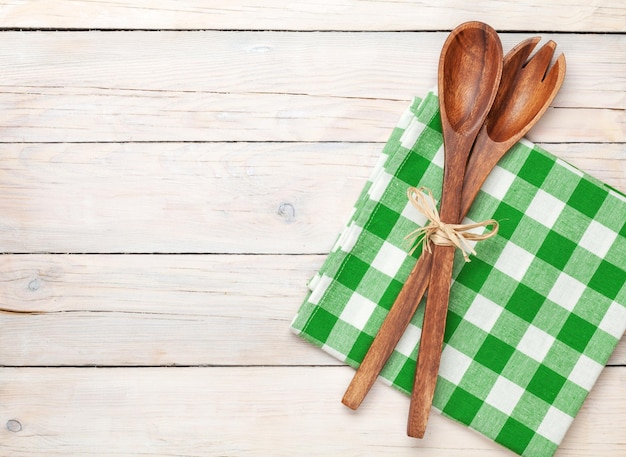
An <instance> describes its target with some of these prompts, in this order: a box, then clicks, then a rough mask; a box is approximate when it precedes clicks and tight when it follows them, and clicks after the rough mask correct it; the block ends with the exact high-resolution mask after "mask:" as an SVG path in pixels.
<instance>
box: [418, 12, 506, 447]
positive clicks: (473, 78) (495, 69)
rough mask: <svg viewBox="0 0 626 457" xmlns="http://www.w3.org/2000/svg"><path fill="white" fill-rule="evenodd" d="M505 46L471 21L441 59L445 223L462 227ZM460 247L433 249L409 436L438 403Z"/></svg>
mask: <svg viewBox="0 0 626 457" xmlns="http://www.w3.org/2000/svg"><path fill="white" fill-rule="evenodd" d="M502 66H503V62H502V44H501V43H500V38H499V37H498V34H497V33H496V31H495V30H493V29H492V28H491V27H489V26H488V25H487V24H483V23H481V22H468V23H465V24H462V25H460V26H459V27H457V28H456V29H455V30H453V31H452V33H451V34H450V36H449V37H448V39H447V40H446V42H445V44H444V46H443V49H442V51H441V57H440V59H439V108H440V111H441V126H442V130H443V144H444V169H443V191H442V195H441V208H440V210H439V215H440V218H441V221H442V222H444V223H448V224H458V223H459V222H460V220H461V195H462V190H463V181H464V177H465V168H466V166H467V161H468V158H469V154H470V151H471V149H472V145H473V144H474V140H475V139H476V136H477V135H478V131H479V130H480V128H481V126H482V125H483V123H484V122H485V118H486V117H487V114H488V113H489V110H490V109H491V105H492V104H493V102H494V99H495V97H496V92H497V90H498V85H499V83H500V77H501V75H502ZM454 251H455V247H454V246H440V245H435V246H433V249H432V252H433V254H432V255H433V260H432V262H433V264H432V269H431V273H430V285H429V292H428V298H427V300H426V310H425V312H424V324H423V326H422V337H421V342H420V347H419V353H418V356H417V368H416V373H415V384H414V386H413V395H412V397H411V407H410V409H409V422H408V427H407V434H408V435H409V436H413V437H416V438H422V437H423V436H424V432H425V430H426V422H427V421H428V414H429V412H430V405H431V404H432V398H433V394H434V392H435V384H436V382H437V373H438V371H439V361H440V359H441V347H442V345H443V334H444V330H445V323H446V314H447V311H448V297H449V295H450V281H451V278H452V262H453V260H454Z"/></svg>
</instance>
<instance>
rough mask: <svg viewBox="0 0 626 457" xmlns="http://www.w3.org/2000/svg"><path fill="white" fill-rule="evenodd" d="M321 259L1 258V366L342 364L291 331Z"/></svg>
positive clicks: (624, 356) (623, 349)
mask: <svg viewBox="0 0 626 457" xmlns="http://www.w3.org/2000/svg"><path fill="white" fill-rule="evenodd" d="M323 258H324V257H323V256H320V255H311V256H309V255H289V256H286V255H263V256H258V255H257V256H250V255H211V256H204V255H104V254H101V255H95V254H94V255H48V254H39V255H2V256H0V277H2V278H3V280H2V281H1V282H0V309H1V310H0V328H1V329H2V331H1V332H0V348H3V350H2V351H1V352H0V366H2V365H4V366H40V365H43V366H63V365H65V366H123V365H128V366H155V365H176V364H178V365H282V366H285V365H288V366H291V365H329V364H330V365H337V364H339V362H337V361H336V359H334V358H332V357H330V356H329V355H327V354H326V353H324V352H323V351H321V350H319V349H317V348H315V347H313V346H312V345H310V344H308V343H306V342H304V341H302V340H300V339H299V338H297V337H296V336H295V335H293V334H292V333H291V332H290V331H289V323H290V322H291V319H292V318H293V317H294V315H295V313H296V311H297V308H298V306H299V304H300V303H301V302H302V300H303V299H304V297H305V295H306V292H307V290H306V286H305V284H306V282H307V280H308V279H309V278H310V277H311V276H312V275H313V273H314V272H315V271H316V270H317V268H319V267H320V265H321V262H322V261H323ZM609 364H610V365H619V364H621V365H626V339H623V340H622V342H621V343H620V346H619V348H618V350H617V351H616V352H615V354H614V356H613V358H612V359H611V361H610V362H609ZM346 385H347V383H346V384H345V385H344V386H343V387H344V388H345V386H346ZM339 400H340V397H338V398H337V401H339ZM0 409H1V408H0Z"/></svg>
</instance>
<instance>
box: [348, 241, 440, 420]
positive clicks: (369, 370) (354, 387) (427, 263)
mask: <svg viewBox="0 0 626 457" xmlns="http://www.w3.org/2000/svg"><path fill="white" fill-rule="evenodd" d="M431 265H432V255H431V254H430V253H429V252H428V251H423V252H422V255H421V256H420V258H419V260H418V261H417V263H416V264H415V266H414V267H413V270H411V274H410V275H409V277H408V279H407V280H406V282H405V284H404V287H403V288H402V290H401V292H400V294H399V295H398V298H397V299H396V301H395V302H394V304H393V306H392V307H391V309H390V310H389V313H388V314H387V317H386V318H385V320H384V321H383V324H382V325H381V327H380V329H379V330H378V333H377V334H376V337H375V338H374V341H373V342H372V345H371V346H370V348H369V350H368V352H367V354H366V355H365V358H364V359H363V361H362V362H361V365H360V366H359V368H358V370H357V371H356V373H355V375H354V377H353V378H352V382H351V383H350V385H349V386H348V389H347V390H346V393H345V394H344V396H343V399H342V400H341V402H342V403H343V404H344V405H346V406H347V407H348V408H351V409H357V408H358V407H359V405H360V404H361V402H362V401H363V399H364V398H365V396H366V395H367V393H368V392H369V391H370V389H371V388H372V385H374V382H375V381H376V379H377V378H378V375H379V373H380V371H381V370H382V369H383V367H384V366H385V363H387V360H388V359H389V356H391V353H392V352H393V350H394V348H395V347H396V345H397V344H398V341H400V338H401V337H402V335H403V334H404V331H405V330H406V328H407V327H408V325H409V322H410V321H411V318H412V317H413V315H414V314H415V311H416V310H417V307H418V305H419V303H420V301H421V299H422V297H423V295H424V292H425V291H426V289H427V288H428V282H429V280H430V271H431Z"/></svg>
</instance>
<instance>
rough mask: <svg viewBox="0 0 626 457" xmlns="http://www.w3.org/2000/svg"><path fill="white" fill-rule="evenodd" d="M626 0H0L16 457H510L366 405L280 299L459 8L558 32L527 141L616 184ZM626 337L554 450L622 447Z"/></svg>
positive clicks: (462, 434) (330, 232)
mask: <svg viewBox="0 0 626 457" xmlns="http://www.w3.org/2000/svg"><path fill="white" fill-rule="evenodd" d="M625 11H626V4H625V2H624V0H618V1H613V0H611V1H609V0H602V1H591V2H590V1H589V0H558V1H552V2H544V4H541V5H540V4H538V3H537V2H536V1H534V0H519V1H513V0H503V1H499V2H493V1H491V0H477V1H474V2H471V3H467V2H465V1H463V0H445V1H443V2H424V1H417V0H415V1H409V0H402V1H397V2H386V1H382V0H374V1H367V2H363V1H357V0H340V1H331V0H313V1H309V0H306V1H303V2H291V3H290V4H288V5H287V4H286V2H281V1H276V0H267V1H266V0H263V1H260V0H252V1H245V2H244V1H240V0H234V1H230V2H210V3H209V2H203V1H199V0H189V1H185V2H180V1H177V0H151V1H147V0H138V1H132V2H131V1H127V0H121V1H116V2H101V1H87V0H84V1H81V0H79V1H69V0H49V1H45V2H43V1H35V0H30V1H28V0H10V1H2V2H0V29H2V30H0V38H2V39H0V58H1V59H2V62H3V72H2V80H1V81H0V108H1V110H0V214H1V217H0V233H1V234H2V236H0V252H2V253H3V254H2V255H0V442H1V443H2V445H1V446H0V457H5V456H6V457H9V456H10V457H15V456H29V457H30V456H35V455H45V456H50V457H56V456H58V457H60V456H63V457H68V456H81V457H82V456H85V455H97V456H104V457H108V456H110V457H113V456H118V457H119V456H126V455H127V456H137V455H144V456H152V457H156V456H159V457H165V456H172V455H188V456H200V455H202V456H213V455H222V456H223V455H233V456H234V455H238V456H267V455H276V456H281V455H290V456H291V455H294V454H302V453H303V451H305V453H306V454H307V455H320V456H321V455H324V456H328V455H342V456H344V455H345V456H351V455H353V456H357V455H372V456H381V457H382V456H384V455H394V456H413V455H415V454H416V453H419V454H420V455H423V456H426V457H428V456H433V457H434V456H440V455H447V456H451V457H461V456H463V457H466V456H476V457H478V456H481V457H484V456H493V457H496V456H502V457H504V456H508V455H511V454H510V452H508V451H505V450H503V449H502V448H500V447H499V446H497V445H495V444H493V443H491V442H490V441H488V440H487V439H485V438H483V437H482V436H480V435H478V434H476V433H474V432H471V431H469V430H468V429H467V428H466V427H463V426H459V425H457V424H455V423H453V422H451V421H449V420H447V419H444V418H442V417H440V416H439V415H437V414H434V415H433V417H432V420H431V427H432V433H430V434H429V435H428V436H427V438H426V439H425V440H424V441H423V442H421V443H419V442H417V441H416V440H410V439H408V438H407V437H406V436H405V433H404V429H405V423H406V412H407V411H408V403H409V402H408V398H406V397H405V396H403V395H401V394H400V393H398V392H396V391H395V390H393V389H390V388H388V387H387V386H384V385H382V383H377V384H375V385H374V388H373V390H372V393H371V394H370V396H369V397H368V401H367V402H365V404H364V405H363V406H362V408H361V410H360V411H359V412H358V414H354V413H351V412H350V411H348V410H347V409H346V408H345V407H343V406H342V405H341V403H340V399H341V395H342V393H343V389H344V388H345V386H346V385H347V384H348V381H349V379H350V378H351V377H352V375H353V373H354V371H353V370H351V369H349V368H347V367H345V366H339V365H341V364H340V363H339V362H338V361H337V360H336V359H334V358H333V357H331V356H329V355H327V354H326V353H324V352H323V351H321V350H319V349H317V348H315V347H313V346H312V345H310V344H308V343H306V342H304V341H302V340H301V339H299V338H297V337H296V336H295V335H293V334H291V333H290V331H289V328H288V327H289V321H290V320H291V318H292V317H293V315H294V314H295V312H296V310H297V308H298V306H299V304H300V303H301V301H302V300H303V298H304V296H305V294H306V281H307V279H308V278H309V277H310V276H311V275H312V274H313V273H314V272H315V271H316V269H317V268H318V267H319V266H320V265H321V263H322V261H323V259H324V253H326V252H327V251H328V249H329V248H330V246H331V245H332V243H333V241H334V239H335V237H336V235H337V232H338V230H339V229H340V228H341V227H342V224H343V223H344V221H345V218H346V217H348V215H349V212H350V208H351V206H352V204H353V202H354V201H355V199H356V197H357V195H358V193H359V191H360V189H361V187H362V185H363V183H364V182H365V179H366V178H367V176H368V175H369V173H370V172H371V170H372V167H373V165H374V163H375V161H376V159H377V157H378V154H379V152H380V150H381V147H382V145H383V143H384V142H385V141H386V140H387V138H388V136H389V134H390V131H391V129H392V128H393V126H394V125H395V123H396V121H397V119H398V117H399V115H400V113H401V112H402V110H404V108H405V107H406V106H407V103H408V102H409V100H410V99H411V98H412V97H413V96H415V95H418V96H419V95H422V94H424V93H425V92H426V91H427V90H429V89H431V88H432V87H434V85H435V83H436V66H437V56H438V54H439V51H440V49H441V45H442V44H443V41H444V39H445V37H446V36H447V31H448V30H450V29H452V28H453V27H455V26H456V25H458V24H459V23H460V22H463V21H465V20H468V19H472V20H476V19H480V20H483V21H485V22H487V23H489V24H490V25H492V26H494V27H495V28H496V29H497V30H498V31H500V32H502V33H501V37H502V41H503V44H504V48H505V51H507V50H508V49H510V48H511V47H512V46H513V45H514V44H516V43H517V42H519V41H520V40H522V39H525V38H528V37H529V36H534V35H542V36H543V40H544V41H545V40H548V39H553V40H554V41H556V42H557V43H558V49H557V52H559V51H561V52H565V53H566V55H567V58H568V63H569V67H568V77H567V78H566V81H565V85H564V87H563V89H562V91H561V93H560V94H559V97H557V99H556V100H555V102H554V108H551V109H550V110H549V112H548V114H547V115H546V118H545V119H544V120H542V123H541V124H540V125H538V126H537V127H536V128H535V129H534V130H533V132H532V133H531V135H529V138H530V139H531V140H534V141H538V142H540V143H542V145H543V146H545V147H546V149H548V150H549V151H551V152H553V153H555V154H557V155H559V156H560V157H562V158H563V159H565V160H567V161H569V162H571V163H572V164H573V165H575V166H577V167H579V168H581V169H583V170H585V171H589V172H590V173H591V174H592V175H594V176H596V177H598V178H600V179H602V180H604V181H605V182H607V183H608V184H610V185H612V186H614V187H616V188H618V189H620V190H622V191H625V190H626V160H625V159H626V149H625V147H624V142H625V137H626V128H625V126H624V124H625V118H624V108H626V91H625V88H626V70H625V66H626V62H625V60H624V56H626V40H625V33H624V32H625V31H626V22H625V21H624V15H625V14H626V12H625ZM95 29H101V30H100V31H98V30H95ZM121 29H127V30H121ZM168 29H169V31H168ZM318 31H324V33H317V32H318ZM312 32H315V33H312ZM605 32H608V33H605ZM11 253H13V254H11ZM15 253H19V254H15ZM68 253H83V254H77V255H74V254H68ZM84 253H90V254H84ZM124 253H138V254H136V255H132V254H130V255H129V254H124ZM625 341H626V340H624V339H622V341H621V343H620V344H619V345H618V347H617V349H616V351H615V353H614V354H613V356H612V358H611V360H610V361H609V365H610V367H608V368H607V369H606V370H605V371H604V372H603V374H602V376H601V378H600V381H599V384H598V385H597V386H596V388H595V389H594V391H593V392H592V394H591V396H590V398H589V400H588V401H587V402H586V403H585V405H584V407H583V411H582V412H581V414H580V416H579V417H578V418H577V419H576V421H575V422H574V425H573V427H572V429H571V431H570V433H569V435H568V436H567V438H566V441H565V443H564V444H563V446H562V447H561V449H560V450H559V452H558V453H557V456H556V457H563V456H567V457H574V456H575V457H582V456H589V455H594V456H600V457H616V456H620V455H623V454H624V453H625V452H626V450H625V449H624V443H623V435H624V430H623V424H624V419H625V417H624V414H625V409H624V405H625V404H626V399H625V398H624V389H623V386H624V383H625V380H624V377H625V376H626V342H625ZM177 365H178V366H177ZM180 365H186V366H187V367H181V366H180ZM9 366H10V367H9ZM35 366H39V367H40V368H35ZM105 366H108V367H116V368H102V367H105ZM96 367H100V368H96ZM242 429H245V430H246V433H245V434H242V433H241V430H242Z"/></svg>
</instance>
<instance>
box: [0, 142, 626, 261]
mask: <svg viewBox="0 0 626 457" xmlns="http://www.w3.org/2000/svg"><path fill="white" fill-rule="evenodd" d="M543 146H544V147H545V148H546V149H548V150H550V151H553V152H554V153H555V154H557V155H558V156H559V157H561V158H563V159H564V160H567V161H569V162H571V163H572V164H573V165H575V166H577V167H579V168H581V169H583V170H586V171H587V170H588V171H589V172H590V173H592V174H593V175H594V176H596V177H597V178H599V179H602V180H604V181H605V182H607V183H608V184H610V185H612V186H614V187H616V188H617V189H621V190H622V191H625V190H626V160H625V159H626V149H625V148H624V145H622V144H594V143H589V144H576V143H575V144H569V143H567V144H543ZM381 149H382V144H375V143H310V144H307V143H145V144H144V143H104V144H103V143H100V144H91V143H89V144H39V143H37V144H0V178H1V179H0V207H1V208H3V210H2V213H3V215H2V218H0V229H1V230H2V233H3V236H2V237H1V238H0V251H2V252H63V253H67V252H101V253H107V252H127V253H128V252H135V253H155V252H160V253H167V252H174V253H183V252H190V253H202V252H204V253H291V254H297V253H308V254H311V253H324V252H327V251H328V250H329V249H330V247H331V246H332V243H333V242H334V240H335V237H336V236H337V233H338V231H339V230H340V229H341V227H342V225H343V223H344V222H345V221H346V218H347V217H348V214H349V213H350V209H351V207H352V205H353V203H354V201H355V200H356V198H357V196H358V194H359V192H360V190H361V188H362V186H363V184H364V183H365V180H366V179H367V177H368V176H369V174H370V173H371V170H372V167H373V166H374V163H375V162H376V160H377V157H378V155H379V154H380V151H381ZM338 196H340V197H338ZM320 208H323V210H321V211H320Z"/></svg>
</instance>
